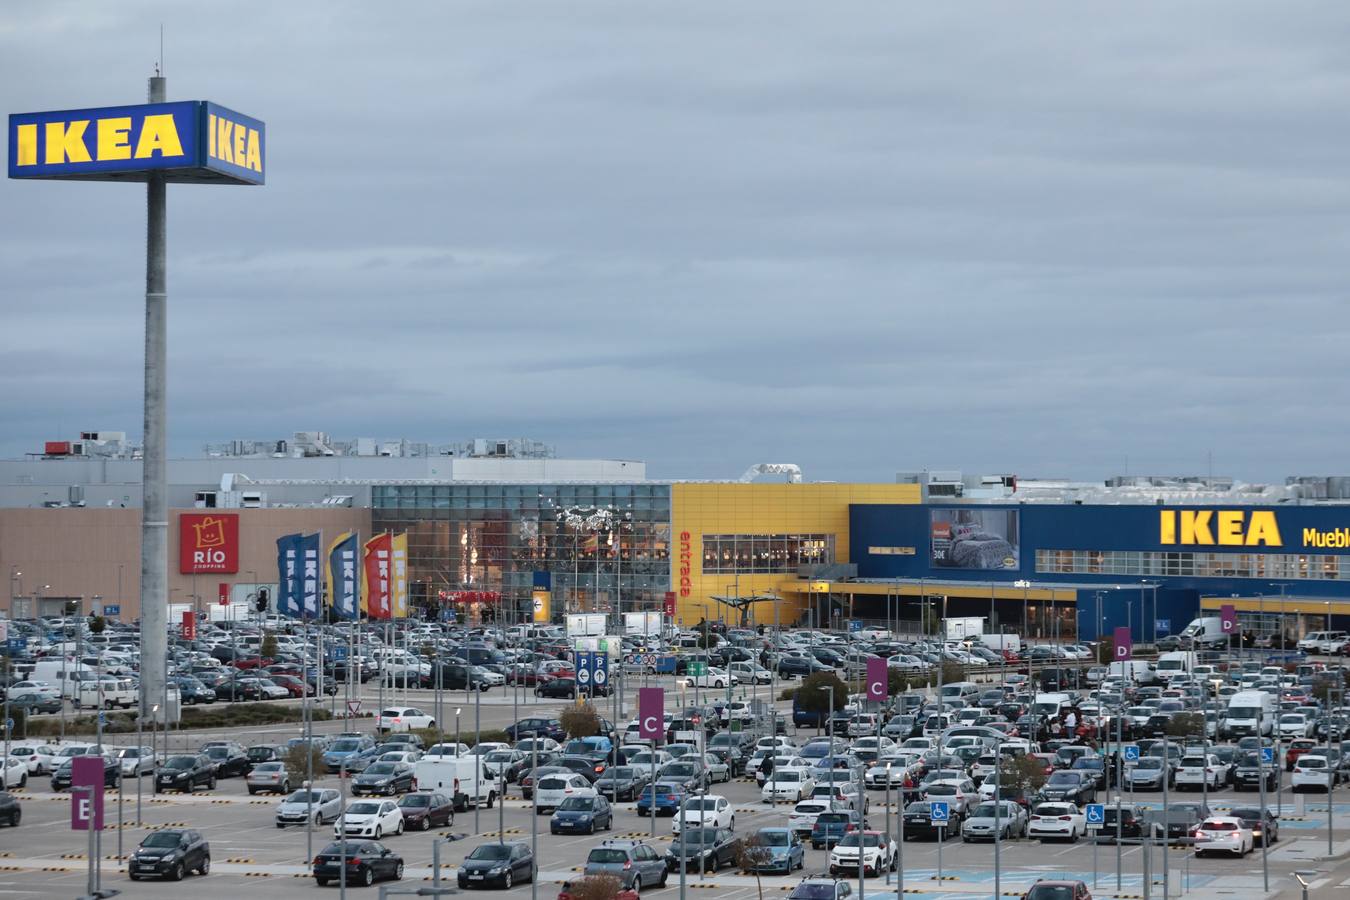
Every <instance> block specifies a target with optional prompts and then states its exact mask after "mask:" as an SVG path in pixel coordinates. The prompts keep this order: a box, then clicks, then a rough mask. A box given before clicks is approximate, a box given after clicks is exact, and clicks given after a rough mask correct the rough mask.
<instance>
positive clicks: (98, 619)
mask: <svg viewBox="0 0 1350 900" xmlns="http://www.w3.org/2000/svg"><path fill="white" fill-rule="evenodd" d="M107 627H108V621H107V619H104V618H103V617H102V616H90V617H89V633H90V634H102V633H103V629H105V628H107Z"/></svg>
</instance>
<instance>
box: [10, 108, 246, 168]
mask: <svg viewBox="0 0 1350 900" xmlns="http://www.w3.org/2000/svg"><path fill="white" fill-rule="evenodd" d="M266 145H267V129H266V127H265V126H264V125H263V123H262V122H259V121H258V120H257V119H254V118H251V117H249V116H245V115H243V114H242V113H237V112H235V111H234V110H231V109H226V108H225V107H223V106H219V105H217V104H215V103H209V102H207V101H204V100H188V101H182V102H176V103H141V104H137V105H135V106H105V107H100V108H96V109H67V110H54V111H49V112H33V113H16V114H14V115H11V116H10V117H9V177H10V178H62V179H73V180H82V181H145V180H146V179H147V178H148V177H149V175H150V173H151V172H155V173H158V174H161V175H163V177H164V178H165V180H166V181H170V182H207V183H210V182H217V183H227V184H228V183H233V184H262V183H263V181H264V168H265V161H266V158H267V146H266Z"/></svg>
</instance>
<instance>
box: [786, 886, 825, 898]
mask: <svg viewBox="0 0 1350 900" xmlns="http://www.w3.org/2000/svg"><path fill="white" fill-rule="evenodd" d="M834 891H835V889H834V885H833V884H799V885H797V889H796V890H794V891H793V892H792V894H791V897H792V900H834Z"/></svg>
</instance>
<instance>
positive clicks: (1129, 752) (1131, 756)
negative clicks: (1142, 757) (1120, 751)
mask: <svg viewBox="0 0 1350 900" xmlns="http://www.w3.org/2000/svg"><path fill="white" fill-rule="evenodd" d="M1125 761H1126V762H1139V748H1138V747H1137V746H1134V745H1130V746H1129V747H1126V748H1125Z"/></svg>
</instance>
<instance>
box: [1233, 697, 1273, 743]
mask: <svg viewBox="0 0 1350 900" xmlns="http://www.w3.org/2000/svg"><path fill="white" fill-rule="evenodd" d="M1275 716H1276V704H1275V697H1274V696H1273V695H1272V694H1268V693H1266V692H1265V691H1238V692H1237V693H1236V694H1234V695H1233V696H1232V697H1230V698H1229V699H1228V717H1227V718H1226V719H1225V720H1224V723H1223V731H1224V734H1225V735H1226V736H1228V737H1243V736H1245V735H1249V734H1255V735H1268V734H1270V733H1271V732H1272V731H1274V728H1275Z"/></svg>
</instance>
